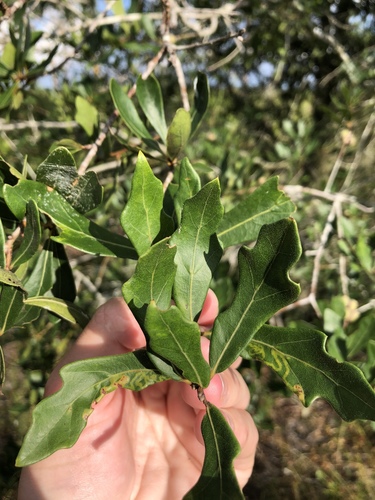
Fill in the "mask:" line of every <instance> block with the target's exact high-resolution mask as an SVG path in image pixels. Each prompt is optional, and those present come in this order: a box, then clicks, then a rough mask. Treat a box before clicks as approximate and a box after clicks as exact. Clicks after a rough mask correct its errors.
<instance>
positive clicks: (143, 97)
mask: <svg viewBox="0 0 375 500" xmlns="http://www.w3.org/2000/svg"><path fill="white" fill-rule="evenodd" d="M137 97H138V101H139V104H140V106H141V108H142V110H143V112H144V114H145V115H146V117H147V119H148V121H149V122H150V124H151V126H152V127H153V128H154V129H155V131H156V132H157V133H158V134H159V136H160V139H161V140H162V141H163V142H164V143H165V142H166V138H167V131H168V129H167V124H166V122H165V117H164V104H163V97H162V94H161V88H160V85H159V82H158V81H157V79H156V78H155V76H154V75H151V76H149V77H148V78H147V79H146V80H144V79H143V78H142V77H141V76H140V77H139V78H138V79H137Z"/></svg>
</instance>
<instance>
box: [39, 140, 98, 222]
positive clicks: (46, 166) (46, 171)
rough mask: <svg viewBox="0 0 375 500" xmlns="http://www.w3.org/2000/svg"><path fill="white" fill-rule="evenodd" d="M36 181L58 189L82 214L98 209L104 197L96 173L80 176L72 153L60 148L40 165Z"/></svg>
mask: <svg viewBox="0 0 375 500" xmlns="http://www.w3.org/2000/svg"><path fill="white" fill-rule="evenodd" d="M36 180H37V181H38V182H42V183H43V184H46V185H47V186H49V187H51V188H54V189H56V191H58V192H59V193H60V194H61V195H62V196H63V197H64V198H65V199H66V200H67V201H68V202H69V203H70V205H71V206H72V207H73V208H75V209H76V210H77V211H78V212H80V213H86V212H89V211H90V210H93V209H94V208H95V207H97V206H98V205H99V204H100V203H101V201H102V196H103V189H102V187H101V185H100V184H99V181H98V178H97V176H96V174H95V172H87V173H86V174H85V175H83V176H79V175H78V172H77V167H76V164H75V161H74V158H73V156H72V154H71V153H70V151H69V150H68V149H67V148H64V147H61V146H60V147H58V148H56V149H55V150H54V151H52V153H51V154H50V155H49V156H48V157H47V158H46V159H45V160H44V161H43V163H41V164H40V165H39V167H38V168H37V173H36Z"/></svg>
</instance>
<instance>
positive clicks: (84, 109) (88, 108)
mask: <svg viewBox="0 0 375 500" xmlns="http://www.w3.org/2000/svg"><path fill="white" fill-rule="evenodd" d="M75 104H76V115H75V120H76V121H77V122H78V123H79V124H80V125H81V127H82V128H83V129H84V131H85V132H86V134H87V135H88V136H89V137H91V136H92V135H93V134H94V132H95V129H96V128H97V127H98V122H99V113H98V110H97V109H96V107H95V106H93V105H92V104H91V103H89V101H87V100H86V99H84V98H83V97H81V96H79V95H77V97H76V102H75Z"/></svg>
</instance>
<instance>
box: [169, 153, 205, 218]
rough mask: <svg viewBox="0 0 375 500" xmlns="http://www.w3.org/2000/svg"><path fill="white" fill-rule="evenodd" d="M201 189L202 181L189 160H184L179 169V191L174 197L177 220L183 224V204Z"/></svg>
mask: <svg viewBox="0 0 375 500" xmlns="http://www.w3.org/2000/svg"><path fill="white" fill-rule="evenodd" d="M200 189H201V180H200V177H199V175H198V174H197V172H196V171H195V169H194V168H193V166H192V164H191V163H190V161H189V160H188V158H183V160H182V161H181V164H180V168H179V178H178V189H177V191H176V194H175V195H174V207H175V211H176V215H177V220H178V222H179V223H180V222H181V212H182V207H183V204H184V203H185V201H186V200H188V199H189V198H192V197H193V196H195V195H196V194H197V193H198V191H200Z"/></svg>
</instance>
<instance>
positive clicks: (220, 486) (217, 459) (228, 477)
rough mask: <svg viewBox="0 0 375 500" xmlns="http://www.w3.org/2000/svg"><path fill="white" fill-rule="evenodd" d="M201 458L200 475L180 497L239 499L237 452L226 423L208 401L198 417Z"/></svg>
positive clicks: (186, 498)
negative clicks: (201, 416) (200, 424)
mask: <svg viewBox="0 0 375 500" xmlns="http://www.w3.org/2000/svg"><path fill="white" fill-rule="evenodd" d="M202 436H203V440H204V444H205V448H206V451H205V457H204V462H203V468H202V472H201V476H200V478H199V480H198V482H197V483H196V484H195V486H194V487H193V488H192V489H191V490H190V491H189V492H188V493H187V494H186V495H185V496H184V500H211V499H212V500H213V499H215V500H216V499H217V500H219V499H220V500H225V499H226V500H242V499H244V496H243V493H242V491H241V488H240V486H239V484H238V481H237V477H236V474H235V471H234V467H233V460H234V459H235V458H236V456H237V455H238V454H239V452H240V451H241V448H240V445H239V443H238V441H237V439H236V437H235V435H234V434H233V431H232V429H231V428H230V426H229V424H228V422H227V421H226V420H225V418H224V417H223V415H222V413H221V412H220V410H219V409H218V408H216V407H215V406H213V405H212V404H209V405H208V407H207V412H206V415H205V416H204V417H203V420H202Z"/></svg>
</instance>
